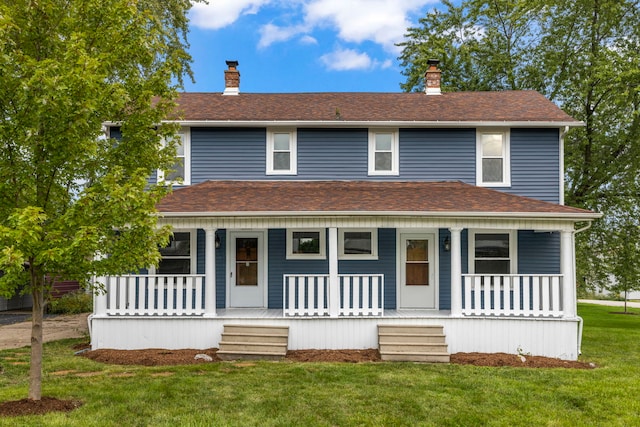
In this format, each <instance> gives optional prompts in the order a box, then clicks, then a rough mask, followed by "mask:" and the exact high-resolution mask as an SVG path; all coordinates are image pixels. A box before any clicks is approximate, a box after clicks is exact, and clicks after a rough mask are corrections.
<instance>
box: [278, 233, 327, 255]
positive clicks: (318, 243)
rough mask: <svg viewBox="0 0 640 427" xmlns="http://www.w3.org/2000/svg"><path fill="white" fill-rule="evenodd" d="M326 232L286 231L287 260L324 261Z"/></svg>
mask: <svg viewBox="0 0 640 427" xmlns="http://www.w3.org/2000/svg"><path fill="white" fill-rule="evenodd" d="M325 253H326V232H325V231H324V229H320V230H290V229H288V230H287V259H324V258H325V257H326V255H325Z"/></svg>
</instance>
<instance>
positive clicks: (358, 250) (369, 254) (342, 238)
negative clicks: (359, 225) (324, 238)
mask: <svg viewBox="0 0 640 427" xmlns="http://www.w3.org/2000/svg"><path fill="white" fill-rule="evenodd" d="M338 258H340V259H378V230H376V229H373V230H371V229H340V230H339V234H338Z"/></svg>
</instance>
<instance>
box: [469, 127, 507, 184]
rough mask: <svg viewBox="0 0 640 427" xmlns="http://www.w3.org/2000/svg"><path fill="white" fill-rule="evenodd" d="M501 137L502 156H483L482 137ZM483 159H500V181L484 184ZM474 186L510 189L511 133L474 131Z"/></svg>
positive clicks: (505, 130) (494, 129)
mask: <svg viewBox="0 0 640 427" xmlns="http://www.w3.org/2000/svg"><path fill="white" fill-rule="evenodd" d="M485 134H500V135H502V155H501V156H500V157H496V156H484V153H483V152H482V135H485ZM485 158H493V159H497V158H501V159H502V181H500V182H484V181H483V177H482V175H483V174H482V160H483V159H485ZM476 185H478V186H481V187H510V186H511V132H510V130H509V129H504V128H484V129H477V131H476Z"/></svg>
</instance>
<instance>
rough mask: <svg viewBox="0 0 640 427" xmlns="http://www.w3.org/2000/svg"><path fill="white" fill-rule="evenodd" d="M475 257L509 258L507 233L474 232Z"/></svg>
mask: <svg viewBox="0 0 640 427" xmlns="http://www.w3.org/2000/svg"><path fill="white" fill-rule="evenodd" d="M475 255H476V258H509V234H507V233H504V234H502V233H500V234H476V254H475Z"/></svg>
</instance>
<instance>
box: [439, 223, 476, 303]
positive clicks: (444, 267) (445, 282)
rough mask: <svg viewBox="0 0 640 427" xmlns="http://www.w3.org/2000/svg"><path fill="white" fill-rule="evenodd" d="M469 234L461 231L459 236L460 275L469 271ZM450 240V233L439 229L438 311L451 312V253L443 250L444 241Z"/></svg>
mask: <svg viewBox="0 0 640 427" xmlns="http://www.w3.org/2000/svg"><path fill="white" fill-rule="evenodd" d="M468 236H469V233H468V232H467V230H462V233H461V234H460V257H461V259H460V262H461V264H462V274H466V273H467V272H468V271H469V238H468ZM447 237H448V238H449V240H451V233H450V232H449V230H447V229H445V228H441V229H440V232H439V236H438V255H439V262H440V264H439V266H438V267H439V270H438V273H439V275H440V289H439V292H440V295H439V304H440V310H451V252H447V251H445V250H444V240H445V239H446V238H447Z"/></svg>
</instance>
